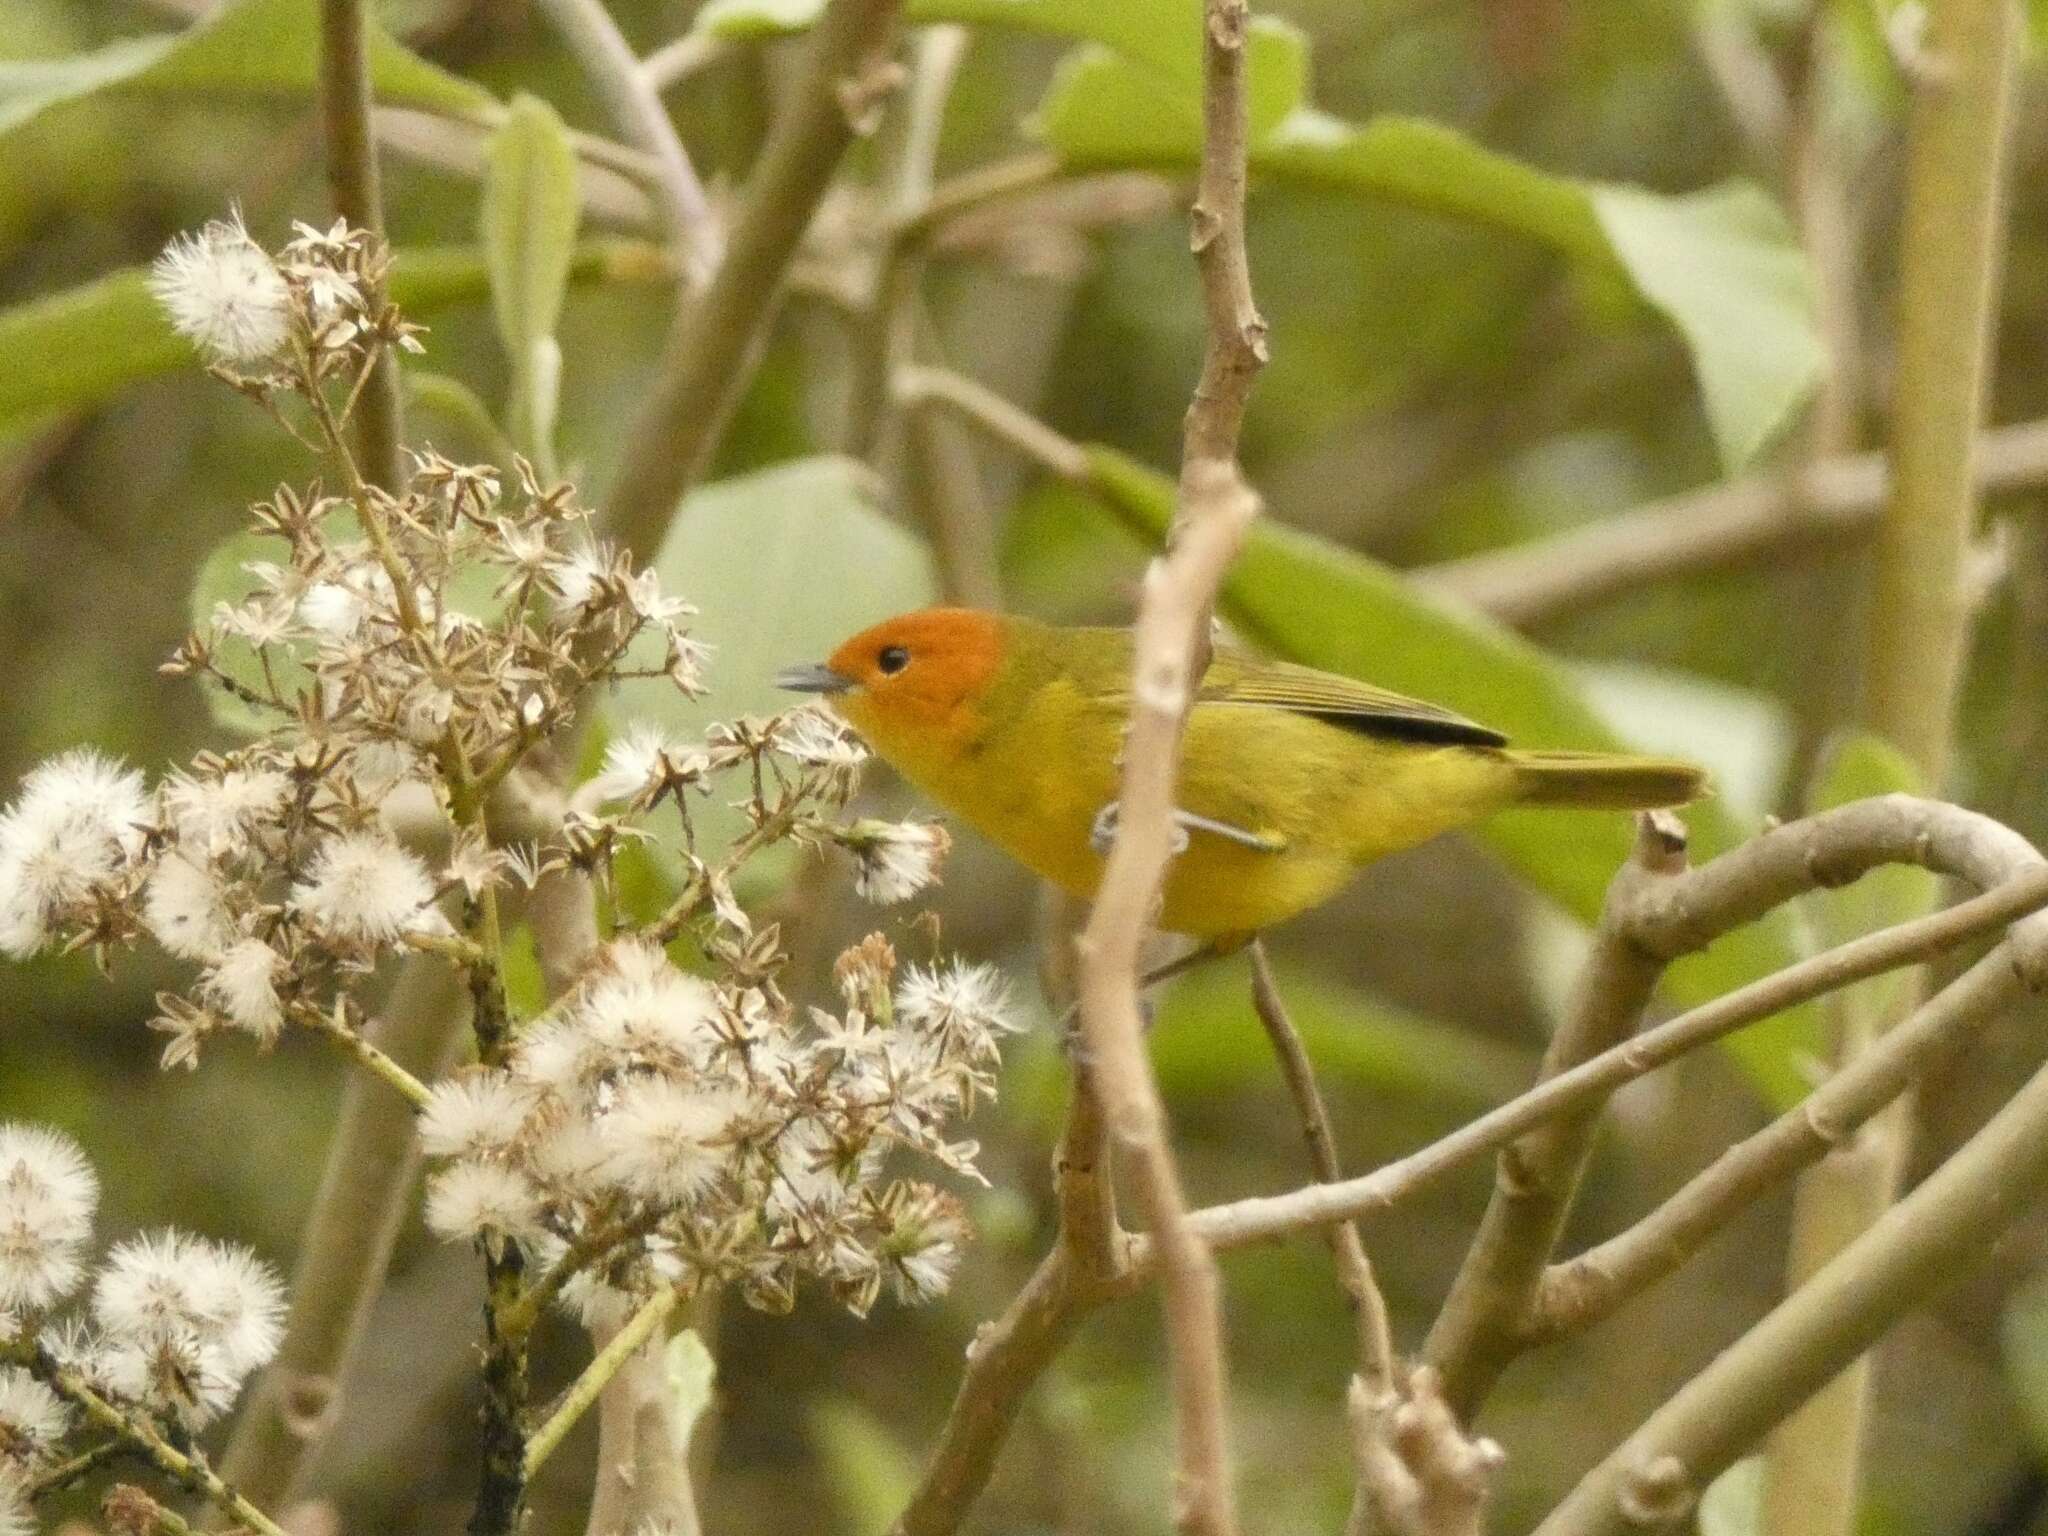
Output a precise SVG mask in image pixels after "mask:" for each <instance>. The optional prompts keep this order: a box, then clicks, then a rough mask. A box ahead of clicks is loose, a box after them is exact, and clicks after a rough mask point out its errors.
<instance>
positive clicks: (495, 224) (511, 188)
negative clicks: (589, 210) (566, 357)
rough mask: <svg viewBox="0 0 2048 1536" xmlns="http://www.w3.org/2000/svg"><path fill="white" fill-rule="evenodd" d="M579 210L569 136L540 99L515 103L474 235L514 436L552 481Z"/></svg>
mask: <svg viewBox="0 0 2048 1536" xmlns="http://www.w3.org/2000/svg"><path fill="white" fill-rule="evenodd" d="M582 206H583V205H582V199H581V197H580V196H579V195H578V193H577V190H576V152H575V150H574V149H573V148H571V147H570V144H569V131H568V129H566V128H565V127H563V126H562V120H561V118H559V117H557V116H556V115H555V111H554V108H552V107H550V106H549V105H548V104H547V103H546V102H544V101H542V100H540V99H539V98H538V97H534V96H527V95H520V96H518V97H515V98H514V99H513V102H512V106H511V109H510V110H509V111H508V112H507V113H506V115H505V122H504V125H503V126H502V127H501V128H499V130H498V132H497V133H496V135H495V136H494V137H493V138H492V140H491V149H490V160H489V164H488V166H487V168H486V170H485V174H484V188H483V197H482V200H481V205H480V207H479V210H478V225H479V230H478V233H479V236H480V238H481V239H482V242H483V248H484V259H485V261H486V262H487V263H488V264H489V266H490V272H491V312H492V314H493V316H494V317H495V318H496V320H497V322H498V338H499V340H500V341H502V342H503V343H504V347H505V355H506V357H507V359H508V360H509V361H510V362H511V365H512V400H511V405H510V409H509V411H508V412H507V414H508V416H509V418H510V421H511V428H512V438H513V441H514V442H516V443H517V444H518V445H519V447H520V449H521V450H522V451H524V452H525V453H526V454H527V455H528V456H529V457H530V458H532V459H533V461H534V462H535V463H536V464H538V465H540V466H541V470H542V472H543V473H544V474H546V475H549V476H552V475H553V473H554V458H555V453H554V428H555V406H556V402H557V399H558V391H559V387H560V383H561V356H562V353H561V348H560V347H559V346H558V345H557V344H556V341H555V327H556V325H557V324H558V323H559V322H560V320H561V317H562V299H563V297H564V295H565V294H566V293H567V292H568V288H569V263H570V259H571V257H572V256H573V255H574V254H575V250H576V225H577V221H578V220H579V219H580V218H581V216H582Z"/></svg>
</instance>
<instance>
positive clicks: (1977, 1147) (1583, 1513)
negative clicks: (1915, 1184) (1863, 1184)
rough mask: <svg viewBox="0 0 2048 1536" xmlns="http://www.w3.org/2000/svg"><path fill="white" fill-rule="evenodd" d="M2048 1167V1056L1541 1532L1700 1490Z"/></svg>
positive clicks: (1669, 1504)
mask: <svg viewBox="0 0 2048 1536" xmlns="http://www.w3.org/2000/svg"><path fill="white" fill-rule="evenodd" d="M2044 1178H2048V1069H2044V1070H2043V1071H2041V1072H2039V1073H2037V1074H2036V1075H2035V1077H2034V1078H2033V1080H2032V1081H2031V1082H2029V1083H2028V1084H2027V1085H2026V1087H2024V1088H2023V1089H2021V1090H2020V1092H2019V1093H2018V1094H2016V1095H2015V1096H2014V1097H2013V1098H2012V1100H2011V1101H2010V1102H2009V1103H2007V1104H2006V1106H2005V1107H2004V1108H2003V1109H2001V1110H2000V1111H1999V1112H1998V1113H1997V1114H1996V1115H1995V1116H1993V1117H1992V1119H1991V1121H1990V1122H1989V1123H1988V1124H1987V1125H1986V1126H1985V1127H1984V1129H1983V1130H1981V1131H1979V1132H1978V1133H1977V1135H1976V1136H1974V1137H1973V1138H1971V1140H1970V1141H1969V1142H1967V1143H1966V1144H1965V1145H1964V1146H1963V1148H1962V1150H1960V1151H1959V1152H1957V1153H1956V1154H1955V1156H1953V1157H1951V1158H1950V1159H1949V1160H1948V1161H1947V1162H1946V1163H1944V1164H1943V1165H1942V1166H1941V1167H1940V1168H1939V1169H1937V1170H1936V1171H1935V1172H1934V1174H1933V1175H1931V1176H1930V1177H1929V1178H1928V1179H1927V1181H1926V1182H1925V1183H1923V1184H1921V1185H1920V1186H1919V1188H1917V1189H1915V1190H1914V1191H1913V1192H1912V1193H1911V1194H1910V1195H1908V1196H1906V1198H1905V1199H1903V1200H1901V1201H1900V1202H1899V1203H1898V1204H1897V1205H1894V1206H1893V1207H1891V1209H1889V1210H1888V1211H1886V1212H1885V1213H1884V1215H1883V1216H1881V1217H1880V1218H1878V1220H1877V1222H1876V1224H1875V1225H1873V1226H1872V1227H1871V1228H1870V1230H1869V1231H1867V1232H1865V1233H1864V1234H1863V1235H1862V1236H1861V1237H1859V1238H1857V1239H1856V1241H1855V1242H1853V1243H1852V1244H1850V1245H1849V1247H1848V1248H1846V1249H1844V1250H1843V1251H1842V1252H1841V1253H1840V1254H1838V1255H1837V1256H1836V1257H1835V1258H1834V1259H1833V1261H1831V1262H1830V1263H1829V1264H1828V1265H1827V1266H1826V1268H1824V1269H1822V1270H1821V1272H1820V1273H1819V1274H1817V1275H1815V1276H1814V1278H1813V1279H1812V1281H1811V1282H1809V1283H1808V1284H1806V1285H1804V1286H1802V1287H1801V1288H1800V1289H1799V1290H1798V1291H1796V1292H1795V1293H1793V1294H1792V1295H1791V1296H1790V1297H1788V1298H1787V1299H1786V1300H1785V1301H1783V1302H1781V1303H1779V1305H1778V1306H1777V1307H1776V1308H1775V1309H1774V1310H1773V1311H1772V1312H1771V1313H1770V1314H1769V1315H1768V1316H1767V1317H1765V1318H1764V1320H1763V1321H1762V1322H1760V1323H1758V1324H1757V1326H1756V1327H1754V1328H1752V1329H1751V1330H1750V1331H1749V1332H1748V1333H1746V1334H1744V1335H1743V1337H1742V1338H1741V1339H1740V1340H1739V1341H1737V1342H1736V1343H1735V1344H1734V1345H1733V1346H1731V1347H1730V1348H1729V1349H1727V1350H1726V1351H1724V1352H1723V1353H1722V1354H1721V1356H1720V1357H1719V1358H1718V1359H1716V1360H1715V1361H1714V1363H1713V1364H1712V1365H1710V1366H1708V1367H1707V1369H1706V1370H1705V1371H1703V1372H1701V1373H1700V1374H1699V1375H1698V1376H1696V1377H1694V1378H1693V1380H1692V1381H1691V1382H1689V1383H1688V1384H1687V1385H1686V1386H1685V1387H1684V1388H1682V1389H1681V1390H1680V1391H1679V1393H1678V1395H1677V1396H1676V1397H1674V1398H1672V1400H1671V1401H1670V1402H1668V1403H1666V1404H1665V1405H1664V1406H1663V1407H1662V1408H1660V1409H1658V1410H1657V1412H1656V1413H1655V1414H1653V1415H1651V1417H1650V1419H1649V1421H1648V1422H1647V1423H1645V1424H1644V1425H1643V1427H1642V1428H1641V1429H1639V1430H1637V1431H1636V1432H1635V1433H1634V1434H1633V1435H1631V1436H1629V1438H1628V1440H1627V1441H1626V1442H1624V1443H1623V1444H1622V1446H1621V1447H1620V1448H1619V1449H1618V1450H1616V1451H1615V1452H1614V1453H1613V1454H1612V1455H1610V1456H1609V1457H1608V1458H1607V1459H1606V1460H1605V1461H1603V1462H1601V1464H1600V1465H1599V1466H1598V1467H1596V1468H1595V1469H1594V1470H1593V1471H1592V1472H1590V1473H1588V1474H1587V1476H1586V1477H1585V1479H1584V1480H1583V1481H1581V1482H1580V1483H1579V1485H1578V1486H1577V1487H1576V1488H1575V1489H1573V1490H1572V1492H1571V1493H1570V1495H1568V1496H1567V1497H1566V1499H1565V1500H1564V1502H1563V1503H1561V1504H1560V1505H1558V1507H1557V1508H1556V1509H1555V1510H1554V1511H1553V1512H1552V1513H1551V1515H1550V1516H1549V1518H1548V1519H1546V1520H1545V1521H1544V1522H1543V1524H1542V1525H1541V1526H1539V1527H1538V1528H1537V1533H1536V1536H1627V1533H1629V1532H1632V1531H1637V1530H1640V1529H1641V1528H1642V1526H1643V1525H1645V1524H1650V1523H1656V1522H1657V1521H1658V1520H1660V1519H1669V1518H1671V1517H1673V1516H1678V1515H1682V1514H1683V1513H1684V1512H1685V1511H1686V1509H1687V1508H1689V1507H1690V1505H1691V1503H1692V1501H1693V1500H1694V1499H1695V1498H1696V1497H1697V1495H1698V1493H1699V1492H1700V1490H1702V1489H1704V1488H1705V1486H1706V1485H1707V1483H1708V1482H1710V1481H1711V1480H1712V1479H1713V1478H1714V1477H1715V1476H1717V1475H1718V1474H1719V1473H1720V1472H1721V1471H1722V1470H1724V1469H1725V1468H1726V1467H1727V1466H1728V1465H1729V1464H1730V1463H1731V1462H1733V1461H1734V1460H1735V1458H1736V1457H1738V1456H1740V1455H1741V1454H1742V1453H1743V1452H1744V1451H1745V1450H1747V1449H1748V1448H1749V1447H1750V1446H1752V1445H1753V1444H1755V1442H1756V1440H1757V1439H1758V1437H1759V1436H1761V1435H1762V1434H1763V1433H1764V1432H1765V1431H1766V1430H1768V1429H1769V1428H1770V1427H1771V1425H1773V1424H1774V1423H1776V1422H1777V1421H1778V1420H1779V1419H1781V1418H1783V1417H1784V1416H1785V1415H1786V1414H1788V1413H1790V1412H1791V1411H1792V1409H1794V1408H1795V1407H1797V1406H1798V1405H1799V1404H1800V1403H1801V1402H1803V1401H1804V1400H1805V1399H1806V1398H1807V1397H1808V1396H1810V1395H1811V1394H1812V1393H1813V1392H1814V1391H1815V1390H1816V1389H1818V1388H1819V1387H1820V1386H1822V1385H1823V1384H1824V1383H1825V1382H1827V1381H1828V1380H1829V1379H1830V1378H1831V1377H1833V1376H1834V1375H1835V1374H1836V1373H1837V1372H1838V1371H1840V1370H1841V1369H1842V1367H1843V1366H1845V1365H1847V1364H1848V1363H1849V1362H1850V1361H1851V1360H1853V1359H1855V1358H1856V1357H1857V1356H1858V1355H1860V1354H1861V1353H1862V1352H1863V1351H1864V1350H1866V1349H1868V1348H1869V1347H1870V1346H1871V1345H1872V1344H1873V1343H1875V1342H1876V1341H1877V1339H1878V1338H1879V1337H1880V1336H1881V1335H1882V1334H1883V1333H1884V1331H1885V1330H1886V1329H1887V1328H1889V1327H1890V1326H1891V1325H1892V1324H1893V1323H1894V1322H1896V1321H1897V1320H1898V1319H1899V1318H1901V1317H1903V1316H1904V1315H1905V1314H1906V1313H1907V1312H1909V1311H1911V1310H1912V1309H1913V1308H1915V1307H1917V1306H1919V1305H1920V1304H1921V1303H1922V1302H1924V1301H1926V1300H1927V1299H1928V1298H1930V1297H1932V1296H1934V1295H1935V1294H1937V1293H1938V1292H1939V1291H1941V1290H1942V1289H1943V1287H1945V1286H1946V1285H1949V1284H1951V1283H1953V1282H1954V1281H1956V1280H1957V1279H1960V1278H1961V1277H1962V1275H1963V1274H1964V1272H1965V1271H1966V1269H1967V1268H1968V1267H1969V1265H1970V1263H1971V1261H1973V1260H1977V1261H1981V1260H1982V1259H1983V1258H1984V1257H1985V1256H1986V1255H1988V1254H1989V1253H1990V1252H1991V1250H1992V1247H1993V1245H1994V1243H1995V1242H1996V1241H1997V1239H1998V1237H1999V1235H2000V1234H2001V1233H2002V1232H2004V1230H2005V1229H2006V1228H2007V1227H2008V1226H2009V1225H2010V1224H2011V1222H2012V1221H2013V1219H2014V1217H2015V1216H2016V1215H2017V1214H2018V1213H2019V1211H2020V1210H2021V1209H2022V1208H2023V1207H2024V1206H2025V1205H2026V1204H2027V1203H2028V1202H2029V1201H2031V1200H2032V1199H2033V1198H2034V1196H2035V1194H2036V1193H2037V1192H2038V1189H2039V1187H2040V1185H2041V1182H2042V1180H2043V1179H2044Z"/></svg>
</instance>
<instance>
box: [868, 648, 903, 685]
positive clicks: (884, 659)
mask: <svg viewBox="0 0 2048 1536" xmlns="http://www.w3.org/2000/svg"><path fill="white" fill-rule="evenodd" d="M875 665H876V666H878V667H880V668H881V669H882V675H883V676H884V677H894V676H895V675H896V674H897V673H898V672H901V671H902V670H903V669H904V668H905V667H907V666H909V665H910V652H908V651H906V650H905V649H903V647H902V646H900V645H885V646H883V647H882V653H881V654H880V655H879V656H877V657H876V658H875Z"/></svg>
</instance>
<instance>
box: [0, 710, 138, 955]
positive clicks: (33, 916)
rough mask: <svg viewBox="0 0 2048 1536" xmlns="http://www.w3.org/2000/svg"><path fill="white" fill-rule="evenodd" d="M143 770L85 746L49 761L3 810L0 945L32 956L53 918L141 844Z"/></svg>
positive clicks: (46, 937)
mask: <svg viewBox="0 0 2048 1536" xmlns="http://www.w3.org/2000/svg"><path fill="white" fill-rule="evenodd" d="M150 819H151V812H150V805H149V800H148V797H147V796H146V795H145V794H144V793H143V789H142V776H141V775H140V774H138V773H135V772H133V771H132V770H130V769H127V768H124V767H122V766H121V765H120V764H119V763H117V762H115V761H114V760H113V759H111V758H106V757H102V756H100V755H99V754H98V753H97V752H93V751H89V750H83V751H77V752H66V753H64V754H63V755H62V756H59V757H54V758H51V759H50V760H49V761H48V762H46V763H44V764H42V765H41V766H40V767H38V768H37V769H36V770H35V771H34V772H32V773H31V774H30V775H29V776H28V778H27V779H25V780H24V781H23V783H22V787H21V795H20V797H19V798H18V799H16V801H15V802H14V804H13V805H12V806H10V807H8V809H7V810H6V811H5V812H4V813H0V950H4V951H6V952H7V953H8V954H10V955H13V956H14V957H15V958H16V959H26V958H27V957H28V956H30V955H32V954H34V953H35V952H36V951H37V950H39V949H41V948H42V947H43V946H44V945H45V944H47V943H49V942H50V940H51V938H52V937H53V936H54V935H53V933H52V930H51V923H52V922H53V921H54V920H55V919H56V918H57V917H58V915H59V914H60V912H61V911H62V909H63V908H64V907H65V906H67V905H69V904H70V903H72V902H76V901H79V900H82V899H83V898H84V897H85V896H86V895H87V894H89V893H90V892H91V890H92V888H93V887H94V886H95V885H96V884H98V883H99V882H101V881H103V880H106V879H108V878H110V877H111V876H113V875H114V874H115V873H116V872H117V871H118V870H119V869H120V868H121V866H122V865H123V863H124V862H125V861H126V860H128V859H130V858H133V857H134V856H135V854H136V853H138V852H139V851H140V850H141V847H142V842H143V829H144V827H145V826H146V825H147V824H148V822H149V821H150Z"/></svg>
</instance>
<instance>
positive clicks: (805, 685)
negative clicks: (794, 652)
mask: <svg viewBox="0 0 2048 1536" xmlns="http://www.w3.org/2000/svg"><path fill="white" fill-rule="evenodd" d="M775 686H776V687H778V688H787V689H788V690H789V691H790V692H791V693H844V692H846V690H847V689H849V688H851V687H852V686H853V679H852V678H850V677H841V676H840V675H839V674H838V673H837V672H834V671H833V670H832V669H831V668H830V667H827V666H822V665H820V664H819V663H817V662H812V663H811V664H810V665H809V666H805V667H784V668H783V669H782V670H781V671H780V672H778V673H776V674H775Z"/></svg>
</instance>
